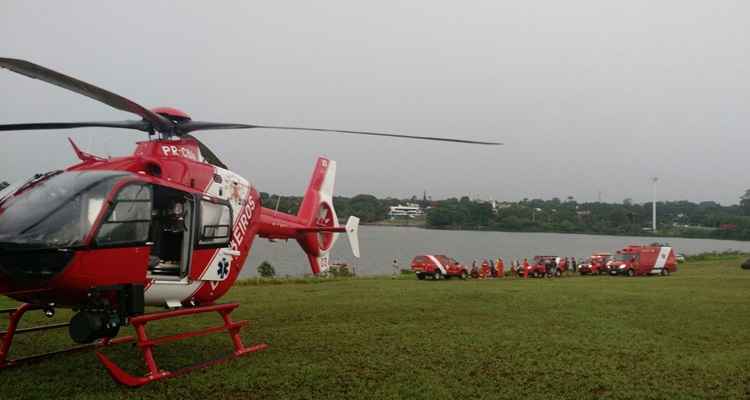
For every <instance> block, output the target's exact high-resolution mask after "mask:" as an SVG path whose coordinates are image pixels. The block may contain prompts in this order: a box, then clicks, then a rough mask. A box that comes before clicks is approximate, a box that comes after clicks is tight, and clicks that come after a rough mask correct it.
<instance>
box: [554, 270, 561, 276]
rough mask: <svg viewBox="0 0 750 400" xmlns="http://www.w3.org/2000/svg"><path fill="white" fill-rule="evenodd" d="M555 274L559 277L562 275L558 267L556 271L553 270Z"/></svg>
mask: <svg viewBox="0 0 750 400" xmlns="http://www.w3.org/2000/svg"><path fill="white" fill-rule="evenodd" d="M555 276H556V277H558V278H559V277H561V276H562V272H560V270H559V269H558V270H557V271H555Z"/></svg>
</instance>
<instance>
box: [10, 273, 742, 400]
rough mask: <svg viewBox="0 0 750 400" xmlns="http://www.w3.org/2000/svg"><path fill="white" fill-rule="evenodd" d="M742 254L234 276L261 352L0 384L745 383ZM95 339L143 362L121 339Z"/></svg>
mask: <svg viewBox="0 0 750 400" xmlns="http://www.w3.org/2000/svg"><path fill="white" fill-rule="evenodd" d="M739 262H740V260H739V259H733V260H727V261H710V262H691V263H688V264H683V265H681V266H680V271H679V272H678V273H676V274H674V275H672V276H670V277H643V278H624V277H612V278H611V277H568V278H561V279H554V280H547V279H544V280H526V281H524V280H511V279H503V280H486V281H471V280H470V281H459V280H449V281H439V282H433V281H417V280H416V279H415V278H413V277H408V278H402V279H398V280H392V279H388V278H372V279H352V280H340V281H334V282H327V283H324V284H282V285H260V286H241V287H237V288H235V289H234V290H233V291H232V292H231V293H230V295H228V299H227V300H232V301H240V302H242V306H241V307H240V309H239V310H238V311H237V312H235V316H236V317H237V318H245V319H249V320H251V321H252V325H251V327H250V329H248V330H246V331H245V333H244V338H245V341H246V344H249V343H251V342H258V341H264V342H267V343H269V344H270V345H271V347H270V348H269V349H268V350H266V351H264V352H261V353H257V354H253V355H250V356H248V357H245V358H242V359H238V360H234V361H232V362H230V363H227V364H224V365H221V366H217V367H213V368H210V369H207V370H202V371H199V372H195V373H192V374H190V375H187V376H183V377H179V378H175V379H170V380H166V381H162V382H157V383H153V384H150V385H148V386H146V387H144V388H141V389H135V390H133V389H126V388H122V387H119V386H117V385H116V384H115V383H113V381H112V380H111V379H110V378H109V376H108V375H107V373H106V372H105V370H104V369H103V368H102V367H101V366H100V365H99V364H98V363H97V361H96V358H95V357H94V355H93V354H92V353H79V354H74V355H65V356H60V357H57V358H54V359H51V360H49V361H47V362H45V363H41V364H34V365H30V366H23V367H18V368H11V369H9V370H5V371H2V372H0V399H12V398H50V397H52V396H55V397H58V396H59V397H60V398H73V397H75V398H92V399H94V398H107V399H109V398H123V399H124V398H132V397H137V398H153V399H166V398H168V399H201V400H205V399H224V398H229V399H234V398H236V399H294V398H306V399H312V398H315V399H321V398H342V399H343V398H347V399H348V398H410V399H411V398H418V399H453V398H525V399H536V398H548V399H556V398H570V399H586V398H612V399H614V398H622V399H632V398H659V399H680V398H695V399H703V398H733V399H736V398H750V271H743V270H741V269H740V268H739V267H738V264H739ZM0 303H2V301H1V300H0ZM6 303H7V302H6ZM67 316H69V314H67V313H64V312H59V313H58V315H57V316H56V317H55V318H54V320H57V319H64V318H65V317H67ZM35 317H36V318H37V319H38V320H42V319H44V317H41V316H35ZM0 318H2V320H0V322H3V323H4V322H5V317H0ZM213 320H214V318H213V317H212V316H211V317H200V318H193V319H190V318H188V319H180V320H175V321H171V322H170V323H160V325H155V326H154V327H153V328H155V331H161V332H174V331H175V329H177V328H178V327H179V328H187V327H190V326H198V325H201V324H203V325H205V324H208V323H210V321H213ZM19 338H20V339H19V340H18V343H17V344H18V346H17V347H16V348H15V349H14V350H16V354H18V353H27V354H28V353H30V352H33V351H34V350H38V349H53V348H56V347H59V346H63V345H65V344H67V343H68V339H67V336H66V333H65V332H60V333H59V334H58V333H42V334H34V335H27V336H25V337H24V336H20V337H19ZM229 348H230V345H229V340H228V339H227V336H226V335H212V336H208V337H203V338H197V339H192V340H189V341H183V342H180V343H176V344H172V345H168V346H166V347H163V348H160V349H159V350H158V351H157V360H158V361H159V362H160V363H161V364H162V365H163V366H164V367H180V366H183V365H186V364H189V363H194V362H198V361H201V360H205V359H208V358H211V357H213V356H216V355H218V354H220V353H222V352H224V351H226V350H229ZM106 352H107V354H109V355H111V356H112V358H113V359H114V360H116V361H118V362H122V363H123V364H124V365H125V366H126V368H127V369H128V370H129V371H130V372H138V371H142V370H143V367H142V366H141V363H140V355H139V353H138V352H137V351H136V350H135V349H134V348H132V347H131V346H122V347H120V348H113V349H109V350H107V351H106Z"/></svg>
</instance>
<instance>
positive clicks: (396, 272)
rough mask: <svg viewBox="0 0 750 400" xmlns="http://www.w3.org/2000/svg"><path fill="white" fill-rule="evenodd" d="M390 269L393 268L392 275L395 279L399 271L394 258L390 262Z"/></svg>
mask: <svg viewBox="0 0 750 400" xmlns="http://www.w3.org/2000/svg"><path fill="white" fill-rule="evenodd" d="M391 269H392V270H393V275H392V277H393V279H396V278H397V277H398V273H399V272H400V271H399V270H398V260H396V259H395V258H394V259H393V263H392V264H391Z"/></svg>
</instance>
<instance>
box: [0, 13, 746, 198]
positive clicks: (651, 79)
mask: <svg viewBox="0 0 750 400" xmlns="http://www.w3.org/2000/svg"><path fill="white" fill-rule="evenodd" d="M532 3H533V4H532ZM178 4H179V5H178ZM1 8H2V12H0V37H3V38H4V40H3V42H4V43H3V47H2V51H1V52H0V53H2V54H3V56H8V57H18V58H25V59H29V60H31V61H34V62H37V63H40V64H43V65H46V66H49V67H51V68H54V69H58V70H61V71H63V72H66V73H69V74H71V75H74V76H77V77H80V78H82V79H84V80H87V81H90V82H92V83H95V84H98V85H101V86H103V87H105V88H108V89H110V90H113V91H116V92H119V93H121V94H123V95H125V96H128V97H131V98H133V99H134V100H136V101H138V102H140V103H142V104H144V105H146V106H150V107H152V106H160V105H170V106H175V107H178V108H181V109H184V110H185V111H187V112H188V113H190V114H192V115H193V117H195V118H200V119H211V120H227V121H232V122H250V123H265V124H290V125H307V126H313V127H332V128H343V129H366V130H383V131H393V132H404V133H408V134H416V135H442V136H454V137H461V138H476V139H488V140H499V141H502V142H505V143H506V145H505V146H504V147H500V148H492V147H474V146H465V145H452V144H436V143H427V142H425V143H421V142H409V141H396V140H386V139H380V138H367V137H362V138H357V137H346V136H334V135H326V134H312V133H311V134H294V133H288V132H276V131H263V132H260V131H257V132H253V133H251V134H248V133H239V132H237V133H230V132H226V133H210V132H206V133H202V134H201V138H202V139H204V140H205V142H206V143H207V144H209V145H210V146H211V147H212V148H213V149H214V150H215V151H216V152H217V154H220V155H221V156H222V157H223V158H224V159H225V161H226V162H227V163H228V164H229V165H230V166H231V167H232V168H233V169H235V170H237V171H238V172H239V173H241V174H243V175H245V176H247V177H249V178H251V179H252V180H253V181H254V182H255V183H256V184H257V185H258V186H259V188H260V189H261V190H265V191H270V192H281V193H288V194H291V193H301V192H302V190H303V189H304V187H305V185H306V182H307V179H308V175H309V173H310V172H311V171H310V170H311V168H312V164H313V162H314V160H315V157H316V156H318V155H326V156H328V157H330V158H332V159H336V160H337V161H338V162H339V168H338V173H339V177H338V178H339V179H338V182H337V191H338V192H339V193H341V194H345V195H352V194H356V193H360V192H372V193H375V194H377V195H381V196H384V195H393V196H410V195H412V194H419V193H421V192H422V190H427V191H428V193H430V194H432V195H433V196H435V197H445V196H460V195H463V194H467V193H472V194H475V195H480V196H482V197H485V198H489V197H494V198H496V199H508V200H515V199H520V198H523V197H545V198H549V197H553V196H558V197H565V196H568V195H574V196H575V197H576V198H578V199H581V200H595V199H596V198H597V193H598V192H601V193H603V198H604V200H607V201H621V200H622V199H624V198H626V197H631V198H633V199H635V200H636V201H645V200H648V199H650V196H651V194H650V193H651V188H650V184H649V181H648V178H649V177H650V176H652V175H658V176H660V177H661V182H660V187H659V193H660V197H661V198H664V199H690V200H719V201H721V202H722V203H735V202H736V201H737V197H738V196H739V194H740V193H742V192H743V191H744V190H745V189H746V188H747V187H750V182H748V181H747V180H746V179H745V178H744V177H743V174H742V173H741V172H742V171H743V169H744V168H743V167H744V163H743V161H744V158H745V149H747V148H748V144H750V143H749V142H750V138H748V135H747V134H746V132H747V129H748V126H750V117H749V116H748V109H747V105H748V104H750V102H749V101H748V100H750V98H749V97H750V96H749V95H748V93H750V91H749V90H748V89H750V78H748V76H750V48H749V47H750V42H748V40H747V38H748V37H750V35H749V33H750V32H748V30H749V29H748V24H747V21H746V20H747V16H748V15H750V4H749V3H747V2H741V1H716V2H710V3H708V2H700V1H659V2H653V1H645V0H637V1H628V2H604V1H594V0H589V1H584V0H578V1H567V2H554V1H539V2H505V1H469V2H434V1H426V0H423V1H409V2H399V1H380V2H352V1H324V2H284V1H280V2H240V1H238V2H234V3H230V2H222V3H219V4H209V3H205V2H197V1H196V2H179V3H172V2H145V1H144V2H129V3H127V5H125V4H124V3H120V4H117V5H114V4H112V3H96V2H91V3H87V4H85V6H84V5H83V4H80V5H79V6H78V7H75V8H73V7H71V6H70V5H68V4H67V3H59V4H58V3H48V4H45V5H44V6H43V7H40V6H39V5H36V4H33V3H29V2H15V3H5V4H3V5H2V6H1ZM0 88H2V89H3V90H2V92H3V101H2V107H0V121H2V122H3V123H5V122H7V123H11V122H23V121H38V120H78V119H105V118H114V119H122V118H126V117H127V116H126V115H123V114H122V113H120V112H117V111H114V110H110V109H108V108H107V107H106V106H101V105H99V104H97V103H95V102H93V101H91V100H88V99H86V98H82V97H79V96H77V95H75V94H70V93H67V92H65V91H63V90H61V89H58V88H55V87H52V86H48V85H45V84H42V83H40V82H37V81H33V80H29V79H26V78H24V77H21V76H18V75H15V74H11V73H9V72H7V71H4V72H3V73H0ZM67 136H71V137H73V138H74V140H77V141H78V142H80V144H81V145H82V146H83V147H84V148H87V149H88V150H89V151H91V152H95V153H100V154H113V155H124V154H127V153H129V152H130V151H132V148H133V142H134V141H135V140H142V139H143V138H144V135H139V134H131V133H127V132H120V131H94V130H81V131H76V132H73V131H70V132H61V133H59V134H52V133H14V134H8V135H6V136H4V138H3V146H2V157H0V170H1V171H2V172H1V173H0V175H2V177H4V178H6V179H19V178H22V177H24V176H27V175H30V174H31V173H34V172H38V171H41V170H49V169H52V168H59V167H62V166H64V165H66V164H70V163H72V162H73V161H74V157H73V153H72V151H70V150H69V149H68V145H67V143H66V137H67Z"/></svg>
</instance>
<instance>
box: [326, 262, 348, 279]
mask: <svg viewBox="0 0 750 400" xmlns="http://www.w3.org/2000/svg"><path fill="white" fill-rule="evenodd" d="M328 274H329V275H330V276H333V277H336V278H339V277H350V276H354V274H353V273H352V271H351V269H349V266H348V265H347V264H341V265H335V264H334V265H331V268H330V269H329V270H328Z"/></svg>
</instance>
